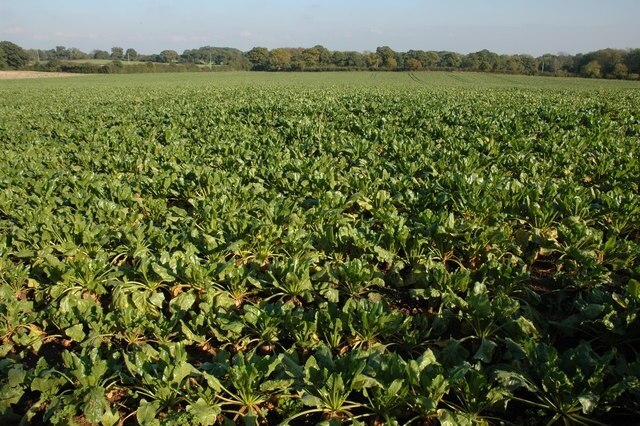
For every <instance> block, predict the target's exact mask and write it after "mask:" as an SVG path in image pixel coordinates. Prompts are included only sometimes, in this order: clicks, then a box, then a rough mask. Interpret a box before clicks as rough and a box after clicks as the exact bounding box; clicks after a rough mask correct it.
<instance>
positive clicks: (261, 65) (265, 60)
mask: <svg viewBox="0 0 640 426" xmlns="http://www.w3.org/2000/svg"><path fill="white" fill-rule="evenodd" d="M247 59H249V62H251V69H255V70H265V69H267V66H268V65H269V49H267V48H266V47H254V48H253V49H251V50H250V51H248V52H247Z"/></svg>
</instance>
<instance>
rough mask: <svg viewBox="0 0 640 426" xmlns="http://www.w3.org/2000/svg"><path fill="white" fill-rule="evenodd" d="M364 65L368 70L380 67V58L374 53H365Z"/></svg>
mask: <svg viewBox="0 0 640 426" xmlns="http://www.w3.org/2000/svg"><path fill="white" fill-rule="evenodd" d="M364 63H365V65H366V66H367V68H369V69H373V68H378V66H379V65H380V56H378V54H377V53H374V52H369V53H365V55H364Z"/></svg>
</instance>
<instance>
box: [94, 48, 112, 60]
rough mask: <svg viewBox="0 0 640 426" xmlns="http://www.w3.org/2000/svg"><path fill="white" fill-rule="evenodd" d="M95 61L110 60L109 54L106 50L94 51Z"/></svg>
mask: <svg viewBox="0 0 640 426" xmlns="http://www.w3.org/2000/svg"><path fill="white" fill-rule="evenodd" d="M91 56H93V59H109V52H107V51H106V50H94V51H92V52H91Z"/></svg>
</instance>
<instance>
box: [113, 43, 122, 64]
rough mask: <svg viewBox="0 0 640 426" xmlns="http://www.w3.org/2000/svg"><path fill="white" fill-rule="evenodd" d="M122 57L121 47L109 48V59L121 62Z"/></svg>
mask: <svg viewBox="0 0 640 426" xmlns="http://www.w3.org/2000/svg"><path fill="white" fill-rule="evenodd" d="M123 55H124V49H122V47H117V46H114V47H112V48H111V59H113V60H114V61H115V60H121V59H122V56H123Z"/></svg>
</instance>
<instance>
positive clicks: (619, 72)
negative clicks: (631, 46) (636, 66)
mask: <svg viewBox="0 0 640 426" xmlns="http://www.w3.org/2000/svg"><path fill="white" fill-rule="evenodd" d="M628 75H629V68H628V67H627V66H626V65H625V64H623V63H620V62H619V63H617V64H615V66H614V67H613V71H612V72H611V76H612V77H613V78H627V76H628Z"/></svg>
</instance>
